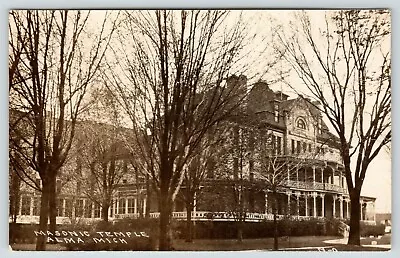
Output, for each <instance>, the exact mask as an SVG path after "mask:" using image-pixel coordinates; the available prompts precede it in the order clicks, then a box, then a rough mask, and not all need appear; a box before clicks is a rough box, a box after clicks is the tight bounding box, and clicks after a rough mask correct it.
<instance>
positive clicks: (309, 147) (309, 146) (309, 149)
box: [308, 143, 311, 153]
mask: <svg viewBox="0 0 400 258" xmlns="http://www.w3.org/2000/svg"><path fill="white" fill-rule="evenodd" d="M308 152H310V153H311V143H309V144H308Z"/></svg>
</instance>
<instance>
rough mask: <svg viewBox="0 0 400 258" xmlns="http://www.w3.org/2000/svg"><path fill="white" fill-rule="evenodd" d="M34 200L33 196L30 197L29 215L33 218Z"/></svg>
mask: <svg viewBox="0 0 400 258" xmlns="http://www.w3.org/2000/svg"><path fill="white" fill-rule="evenodd" d="M33 202H34V199H33V197H32V196H30V197H29V215H31V216H33V205H34V203H33Z"/></svg>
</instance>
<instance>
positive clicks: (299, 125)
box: [296, 118, 306, 129]
mask: <svg viewBox="0 0 400 258" xmlns="http://www.w3.org/2000/svg"><path fill="white" fill-rule="evenodd" d="M296 126H297V128H300V129H306V122H305V121H304V119H303V118H299V119H297V123H296Z"/></svg>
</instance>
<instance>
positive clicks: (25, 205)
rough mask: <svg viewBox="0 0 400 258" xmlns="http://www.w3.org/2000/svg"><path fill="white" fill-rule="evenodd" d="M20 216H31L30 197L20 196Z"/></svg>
mask: <svg viewBox="0 0 400 258" xmlns="http://www.w3.org/2000/svg"><path fill="white" fill-rule="evenodd" d="M21 215H31V197H29V196H22V200H21Z"/></svg>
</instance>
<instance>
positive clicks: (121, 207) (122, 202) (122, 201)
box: [118, 198, 125, 214]
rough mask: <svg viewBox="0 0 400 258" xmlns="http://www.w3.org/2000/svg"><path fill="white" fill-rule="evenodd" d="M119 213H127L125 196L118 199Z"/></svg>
mask: <svg viewBox="0 0 400 258" xmlns="http://www.w3.org/2000/svg"><path fill="white" fill-rule="evenodd" d="M118 214H125V198H121V199H119V201H118Z"/></svg>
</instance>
